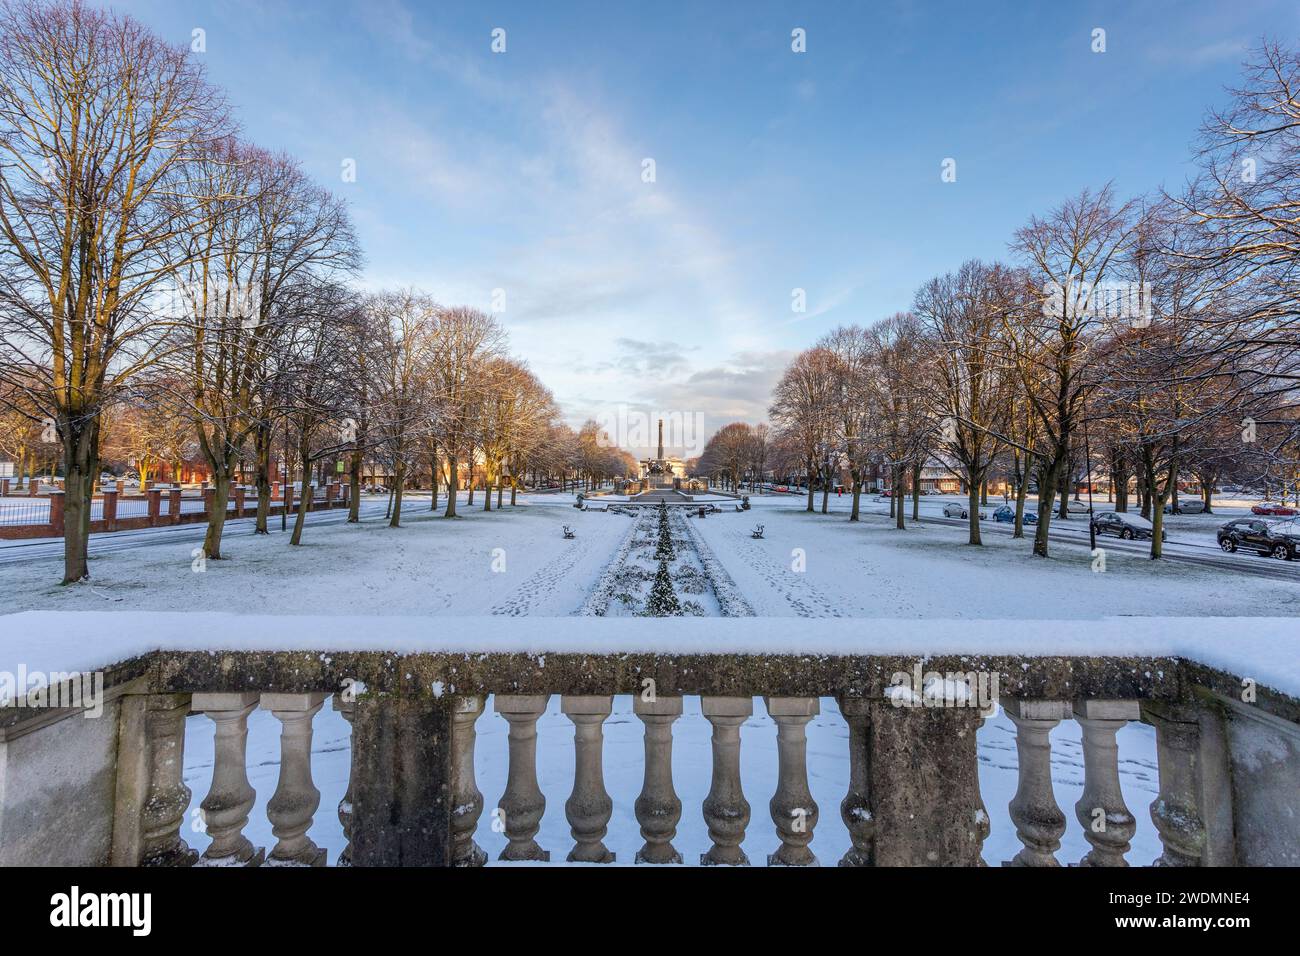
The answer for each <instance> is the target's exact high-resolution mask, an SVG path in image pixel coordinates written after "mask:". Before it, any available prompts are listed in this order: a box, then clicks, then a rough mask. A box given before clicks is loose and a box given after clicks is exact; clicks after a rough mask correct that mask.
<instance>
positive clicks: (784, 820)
mask: <svg viewBox="0 0 1300 956" xmlns="http://www.w3.org/2000/svg"><path fill="white" fill-rule="evenodd" d="M763 702H764V703H765V704H766V705H767V712H768V714H769V716H771V718H772V720H773V721H774V722H775V723H776V751H777V766H778V770H777V785H776V793H775V794H774V795H773V796H772V799H771V801H770V802H769V803H768V810H769V811H770V812H771V814H772V822H773V823H774V824H775V825H776V832H777V836H779V837H780V838H781V845H780V846H779V847H778V848H777V850H776V852H775V853H772V854H769V855H768V858H767V865H768V866H816V865H817V857H816V856H814V855H813V852H812V850H810V849H808V844H809V843H811V842H812V838H813V829H814V828H815V827H816V826H817V803H816V801H814V800H813V798H812V793H811V791H809V789H808V758H807V750H808V735H807V727H808V721H810V720H812V719H813V717H815V716H816V715H817V714H819V713H820V712H821V702H820V701H819V700H818V699H817V698H816V697H765V698H763Z"/></svg>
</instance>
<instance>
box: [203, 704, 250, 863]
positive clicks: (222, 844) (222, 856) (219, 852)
mask: <svg viewBox="0 0 1300 956" xmlns="http://www.w3.org/2000/svg"><path fill="white" fill-rule="evenodd" d="M258 696H259V695H257V694H255V693H252V694H195V695H194V696H193V699H192V700H191V702H190V707H191V708H192V709H193V710H194V711H195V712H200V711H201V712H202V713H205V714H207V715H208V717H210V718H211V719H212V722H213V724H215V725H216V733H215V739H214V742H213V753H214V759H213V765H212V787H211V789H209V790H208V795H207V796H206V797H204V798H203V802H202V803H201V804H199V806H200V808H201V809H202V811H203V822H204V824H205V825H206V827H207V832H208V835H209V836H210V837H212V843H211V844H210V845H209V846H208V848H207V849H206V850H204V851H203V856H202V857H201V858H200V860H199V865H201V866H231V865H238V866H260V865H261V863H262V861H263V860H264V859H265V857H266V850H265V848H263V847H256V848H255V847H254V846H253V844H252V843H251V842H250V841H249V839H248V837H246V836H244V827H246V826H247V825H248V811H250V810H251V809H253V803H254V801H255V800H256V799H257V791H255V790H254V789H253V788H252V786H251V785H250V784H249V782H248V756H247V745H248V715H249V714H251V713H252V712H253V709H254V708H255V707H257V701H258Z"/></svg>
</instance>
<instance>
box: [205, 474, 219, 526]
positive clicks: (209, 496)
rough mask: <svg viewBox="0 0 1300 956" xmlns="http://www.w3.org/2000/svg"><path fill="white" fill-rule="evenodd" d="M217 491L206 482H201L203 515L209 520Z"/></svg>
mask: <svg viewBox="0 0 1300 956" xmlns="http://www.w3.org/2000/svg"><path fill="white" fill-rule="evenodd" d="M216 497H217V492H216V489H214V488H209V487H208V483H207V482H206V481H205V482H204V483H203V515H204V517H206V518H207V519H208V520H209V521H210V520H212V504H213V502H214V501H215V500H216Z"/></svg>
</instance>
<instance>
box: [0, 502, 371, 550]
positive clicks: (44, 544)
mask: <svg viewBox="0 0 1300 956" xmlns="http://www.w3.org/2000/svg"><path fill="white" fill-rule="evenodd" d="M386 503H387V499H386V498H384V497H383V496H376V497H375V498H373V499H370V498H363V499H362V501H361V514H362V516H363V517H374V516H376V515H382V514H383V513H384V508H385V505H386ZM347 518H348V510H347V509H346V508H334V509H331V510H329V511H312V512H309V513H308V515H307V523H308V524H311V525H330V524H341V523H343V522H345V521H347ZM255 523H256V519H254V518H230V519H229V520H227V521H226V528H225V536H226V537H238V536H239V535H246V534H252V533H253V526H254V524H255ZM268 525H269V528H270V532H271V534H280V516H279V515H273V516H272V517H271V518H270V519H269V521H268ZM207 527H208V526H207V525H206V524H202V523H195V524H178V525H171V526H168V527H162V528H140V529H139V530H136V531H114V532H113V533H111V534H92V535H91V536H90V545H89V547H88V551H89V553H90V554H112V553H113V552H115V551H125V550H127V549H129V548H146V547H151V546H153V545H159V544H176V543H181V542H186V541H202V540H203V535H204V534H205V533H206V531H207ZM288 527H289V528H292V527H293V520H292V516H290V520H289V524H288ZM62 557H63V539H62V538H33V539H29V540H19V541H0V564H18V563H20V562H25V561H33V560H41V559H43V558H62Z"/></svg>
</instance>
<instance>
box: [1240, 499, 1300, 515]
mask: <svg viewBox="0 0 1300 956" xmlns="http://www.w3.org/2000/svg"><path fill="white" fill-rule="evenodd" d="M1250 513H1251V514H1256V515H1279V516H1281V517H1288V518H1289V517H1291V516H1292V515H1295V514H1300V512H1297V511H1296V509H1295V508H1292V507H1290V506H1289V505H1275V504H1272V503H1271V502H1267V503H1265V504H1262V505H1255V506H1254V507H1253V508H1251V509H1250Z"/></svg>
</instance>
